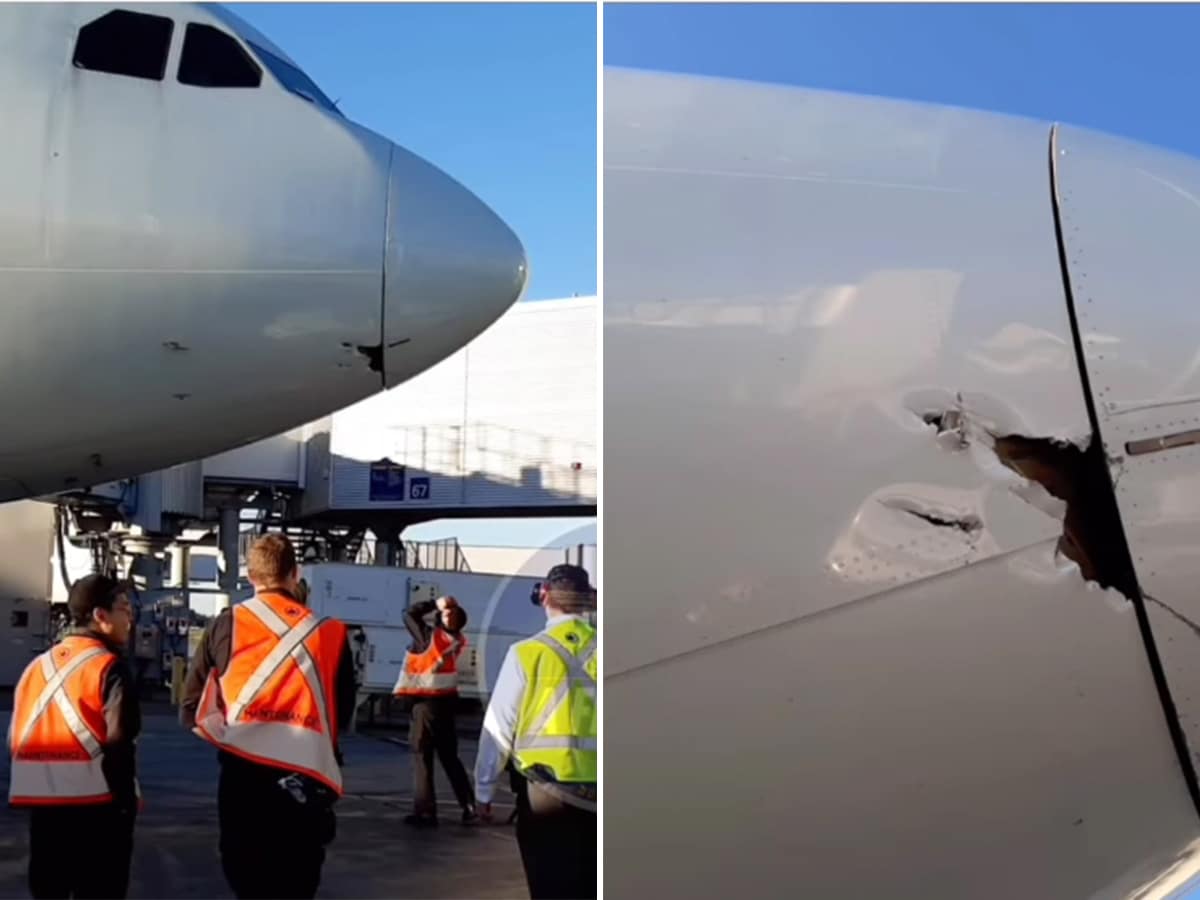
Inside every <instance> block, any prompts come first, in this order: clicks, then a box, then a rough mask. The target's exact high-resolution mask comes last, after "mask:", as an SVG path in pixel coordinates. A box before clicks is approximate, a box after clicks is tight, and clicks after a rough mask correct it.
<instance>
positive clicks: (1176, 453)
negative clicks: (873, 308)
mask: <svg viewBox="0 0 1200 900" xmlns="http://www.w3.org/2000/svg"><path fill="white" fill-rule="evenodd" d="M1055 138H1056V139H1055V144H1056V149H1055V155H1054V159H1055V174H1056V187H1057V197H1058V202H1059V208H1060V211H1061V217H1062V223H1063V237H1064V247H1065V250H1066V259H1067V267H1068V272H1069V275H1070V283H1071V290H1072V293H1073V295H1074V304H1075V309H1076V314H1077V316H1078V319H1079V328H1080V333H1081V338H1082V342H1083V351H1084V358H1085V360H1086V365H1087V370H1088V375H1089V379H1090V387H1091V392H1092V400H1093V402H1094V404H1095V408H1096V413H1097V417H1098V420H1099V423H1100V433H1101V436H1102V437H1103V439H1104V446H1105V452H1106V453H1107V454H1108V456H1109V458H1110V459H1111V460H1113V461H1114V466H1113V474H1114V481H1115V483H1116V497H1117V503H1118V505H1119V507H1120V510H1121V517H1122V520H1123V524H1124V529H1125V534H1126V537H1127V540H1128V543H1129V548H1130V551H1131V555H1132V560H1133V565H1134V567H1135V569H1136V572H1137V577H1138V582H1139V585H1140V588H1141V590H1142V592H1143V594H1144V595H1145V596H1146V600H1147V612H1148V614H1149V616H1150V621H1151V623H1152V625H1153V632H1154V638H1155V645H1156V647H1157V650H1158V652H1159V654H1160V656H1161V658H1162V663H1163V668H1164V671H1165V674H1166V677H1167V682H1168V685H1169V687H1170V689H1171V695H1172V698H1173V700H1174V703H1175V706H1176V709H1177V710H1178V713H1179V720H1180V722H1181V724H1182V725H1183V727H1184V730H1185V733H1186V734H1187V737H1188V743H1189V745H1190V752H1191V754H1192V756H1193V758H1194V759H1197V760H1200V680H1198V679H1200V662H1198V660H1200V592H1198V591H1197V573H1200V445H1197V444H1196V442H1195V441H1194V440H1191V439H1190V438H1189V434H1190V433H1191V432H1194V431H1196V430H1197V429H1198V428H1200V303H1197V297H1196V287H1197V285H1198V284H1200V254H1198V253H1197V252H1196V249H1197V246H1198V245H1200V161H1197V160H1195V159H1191V158H1189V157H1186V156H1184V155H1182V154H1178V153H1172V152H1169V151H1165V150H1161V149H1158V148H1154V147H1147V146H1144V145H1141V144H1137V143H1134V142H1131V141H1125V140H1120V139H1117V138H1113V137H1109V136H1106V135H1101V134H1097V133H1094V132H1090V131H1086V130H1084V129H1079V128H1073V127H1066V126H1060V127H1059V128H1058V129H1057V132H1056V136H1055ZM1151 227H1152V229H1153V230H1152V231H1150V230H1149V229H1150V228H1151ZM1148 235H1152V236H1150V237H1148Z"/></svg>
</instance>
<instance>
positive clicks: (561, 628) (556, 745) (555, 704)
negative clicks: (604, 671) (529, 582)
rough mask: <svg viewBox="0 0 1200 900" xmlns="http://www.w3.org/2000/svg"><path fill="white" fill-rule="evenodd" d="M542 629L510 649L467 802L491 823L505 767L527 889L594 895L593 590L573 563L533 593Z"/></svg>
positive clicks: (566, 895) (556, 894) (548, 893)
mask: <svg viewBox="0 0 1200 900" xmlns="http://www.w3.org/2000/svg"><path fill="white" fill-rule="evenodd" d="M531 599H532V600H533V602H534V603H536V604H538V605H540V606H542V607H543V608H544V609H545V611H546V617H547V620H546V627H545V628H544V629H543V630H542V631H541V632H539V633H538V634H536V635H534V636H533V637H531V638H528V639H526V640H523V641H518V642H517V643H515V644H513V645H512V646H511V647H509V649H508V653H507V654H506V656H505V658H504V663H503V665H502V666H501V668H500V674H499V676H498V677H497V679H496V686H495V689H494V690H493V691H492V696H491V701H490V703H489V704H488V708H487V713H486V714H485V716H484V721H483V730H482V732H481V733H480V736H479V753H478V755H477V756H476V759H475V799H476V801H477V803H478V809H479V814H480V817H481V818H482V819H483V820H484V821H491V818H492V809H491V803H492V798H493V796H494V794H495V787H496V781H497V779H498V778H499V777H500V774H501V773H502V772H503V771H504V770H505V768H506V767H508V768H509V769H510V772H511V773H512V784H513V789H514V791H515V793H516V801H517V811H516V814H517V844H518V846H519V847H520V851H521V862H522V864H523V865H524V867H525V879H526V881H527V882H528V884H529V895H530V897H532V898H534V900H538V898H543V897H555V898H577V897H589V898H590V897H595V896H596V751H597V737H596V725H597V721H596V718H597V717H596V670H597V663H596V647H597V641H598V636H597V632H596V628H595V627H594V626H593V625H592V624H591V622H590V621H589V618H588V617H589V614H590V613H592V612H593V611H594V610H595V608H596V592H595V590H594V589H593V588H592V587H591V586H590V584H589V579H588V573H587V572H586V571H585V570H584V569H582V568H580V567H579V566H572V565H559V566H555V567H554V568H553V569H551V570H550V573H549V574H548V575H547V576H546V580H545V581H544V582H542V583H541V584H539V585H538V586H537V588H535V590H534V593H533V596H532V597H531Z"/></svg>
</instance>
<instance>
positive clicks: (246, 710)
mask: <svg viewBox="0 0 1200 900" xmlns="http://www.w3.org/2000/svg"><path fill="white" fill-rule="evenodd" d="M240 606H241V607H242V610H243V615H244V614H247V613H248V614H250V615H252V616H253V617H254V618H255V619H256V620H258V622H259V623H261V625H263V626H264V627H265V628H266V629H268V630H269V631H270V632H271V634H273V635H274V637H275V638H276V642H275V644H274V646H273V647H272V648H271V649H270V650H269V651H268V652H267V653H266V654H265V655H264V656H263V657H262V659H261V660H260V661H259V662H258V664H257V665H256V666H255V668H254V669H253V670H252V671H251V672H250V674H249V675H248V676H247V677H245V678H244V679H243V678H241V677H240V676H235V675H234V668H235V666H234V662H235V659H236V658H237V656H238V654H239V653H249V652H253V649H254V647H256V646H258V644H257V643H255V642H247V641H244V640H243V639H242V638H241V637H240V636H239V633H238V627H237V620H236V619H235V621H234V634H233V642H232V643H233V646H232V647H231V651H232V652H231V654H230V661H229V665H228V666H227V667H226V674H225V675H223V676H220V677H218V676H217V675H216V673H215V672H213V673H211V674H210V676H209V681H208V684H206V685H205V690H204V694H203V696H202V697H201V699H200V704H199V707H198V709H197V711H196V730H197V732H198V733H199V734H200V735H201V736H202V737H204V738H206V739H208V740H209V741H211V742H212V743H214V744H216V745H217V746H219V747H221V748H223V749H225V750H227V751H229V752H231V753H234V754H236V755H239V756H242V757H245V758H247V759H251V760H254V761H257V762H262V763H266V764H267V765H273V766H277V767H280V768H285V769H291V770H294V771H297V772H303V773H304V774H307V775H310V776H312V777H313V778H315V779H317V780H319V781H321V782H324V783H325V784H327V785H328V786H329V787H331V788H332V789H333V790H335V791H336V792H337V793H338V794H341V793H342V773H341V767H340V766H338V764H337V759H336V756H335V754H334V731H333V728H332V722H331V710H332V707H331V706H330V704H329V693H330V691H331V690H332V689H333V684H332V682H331V679H330V678H329V677H328V675H327V674H326V675H323V671H324V672H326V673H327V672H328V671H330V670H329V669H328V668H326V669H324V670H323V669H322V667H321V666H320V665H319V663H318V660H316V659H314V657H313V647H312V646H311V642H312V640H313V639H316V638H319V637H320V636H321V633H322V629H332V630H333V631H335V632H336V634H332V635H331V636H332V637H333V640H332V641H331V642H330V643H329V644H328V645H327V646H330V647H333V648H334V649H338V650H340V649H341V648H340V644H342V643H344V642H345V641H344V632H345V629H344V626H342V625H341V623H339V622H336V621H335V620H332V619H325V618H318V617H317V616H315V615H312V614H311V613H308V612H306V613H305V614H304V615H303V616H302V617H301V618H300V619H299V620H298V621H296V622H294V623H291V624H289V623H288V622H287V621H285V620H284V618H283V617H282V616H280V615H279V613H277V612H276V611H275V610H274V609H272V608H271V606H270V605H268V604H267V603H266V602H264V601H263V600H262V599H261V598H259V597H252V598H250V599H249V600H246V601H244V602H243V603H242V604H240ZM285 670H292V671H298V672H299V673H300V674H301V676H302V677H303V682H304V685H305V686H306V688H307V691H306V693H307V696H306V697H304V698H303V700H304V702H303V703H302V704H297V703H296V702H295V697H294V696H293V695H288V697H286V698H285V697H283V696H274V695H268V694H267V693H266V691H267V688H268V686H269V685H271V684H272V683H273V682H275V683H278V681H279V679H278V678H277V676H280V675H282V674H285ZM275 693H276V694H277V693H278V689H276V691H275ZM219 697H223V698H227V699H226V704H227V705H226V706H225V708H224V709H222V708H221V704H220V703H219V702H218V698H219Z"/></svg>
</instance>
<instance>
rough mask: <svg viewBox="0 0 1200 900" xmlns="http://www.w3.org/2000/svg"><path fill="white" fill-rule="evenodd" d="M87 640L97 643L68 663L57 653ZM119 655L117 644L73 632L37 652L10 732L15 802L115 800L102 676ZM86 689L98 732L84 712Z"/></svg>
mask: <svg viewBox="0 0 1200 900" xmlns="http://www.w3.org/2000/svg"><path fill="white" fill-rule="evenodd" d="M84 641H86V642H88V643H92V646H90V647H87V648H86V649H81V650H80V651H79V652H78V653H77V654H75V655H74V656H73V657H71V658H70V659H68V660H66V661H65V662H64V663H63V665H62V666H61V667H59V666H58V665H57V664H56V663H55V661H54V659H55V656H56V655H65V654H64V652H63V651H64V649H65V648H67V647H71V648H74V647H77V646H79V643H80V642H84ZM112 658H113V656H112V653H111V651H109V650H108V649H107V648H106V647H104V646H103V645H101V644H99V643H98V642H92V641H91V640H90V639H87V638H67V640H66V641H64V642H63V643H62V644H60V645H59V646H58V647H56V648H52V649H50V650H47V651H46V652H45V653H43V654H42V655H41V656H40V657H38V659H36V660H35V661H34V662H33V663H32V664H31V665H30V666H29V668H28V669H26V671H25V673H24V674H23V675H22V676H21V681H20V683H19V684H18V685H17V689H16V692H15V696H14V708H13V717H12V720H11V721H10V723H9V734H8V743H9V752H10V754H11V756H12V780H11V783H10V786H9V802H10V803H11V804H13V805H14V806H27V805H28V806H34V805H46V806H53V805H59V804H61V805H74V804H88V803H107V802H110V801H111V800H112V799H113V797H112V793H111V792H110V790H109V787H108V781H107V779H106V778H105V777H104V772H103V770H102V768H101V757H102V755H103V749H104V748H103V741H104V738H105V734H104V722H103V718H102V715H103V713H102V710H103V696H102V693H103V684H104V680H103V676H104V672H105V671H107V668H108V664H109V663H110V662H111V660H112ZM89 667H90V668H89ZM39 685H40V689H39ZM34 691H37V693H36V695H35V694H34V693H33V692H34ZM84 693H87V694H89V696H88V697H87V698H86V699H87V700H88V701H89V702H90V705H91V708H92V709H93V710H94V711H95V712H94V714H93V718H97V721H96V722H95V725H94V726H93V727H95V728H97V729H98V730H99V733H98V734H97V733H95V732H93V727H89V725H88V723H87V722H85V721H84V717H83V715H82V713H81V712H80V704H81V701H82V700H84V697H83V694H84ZM93 694H94V695H95V696H90V695H93Z"/></svg>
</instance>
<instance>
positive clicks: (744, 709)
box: [603, 70, 1200, 900]
mask: <svg viewBox="0 0 1200 900" xmlns="http://www.w3.org/2000/svg"><path fill="white" fill-rule="evenodd" d="M604 133H605V148H604V152H605V174H604V209H605V223H604V227H605V234H604V252H605V272H604V286H605V296H604V311H605V340H604V348H605V350H604V368H605V429H604V441H605V457H604V458H605V466H606V471H607V477H606V478H605V496H604V511H605V516H606V521H607V522H608V523H609V527H606V529H605V542H606V545H605V550H604V557H605V560H606V568H605V576H606V583H605V598H606V599H605V601H604V604H603V606H604V614H603V615H604V623H605V624H604V627H605V631H606V633H608V634H613V635H618V636H619V640H611V641H609V642H608V643H607V644H606V645H605V659H604V668H605V688H604V710H605V720H604V729H605V740H604V748H605V757H604V759H605V762H604V779H605V787H604V791H605V793H604V810H605V812H604V815H605V843H604V855H605V861H606V868H605V888H606V890H607V892H609V893H611V894H613V895H614V896H621V897H645V896H662V895H672V896H676V895H677V896H688V897H693V898H697V897H711V898H716V897H730V896H744V895H747V894H748V895H750V896H756V897H797V896H800V897H821V898H834V897H839V898H840V897H845V898H851V897H889V898H901V897H904V898H910V897H911V898H917V897H920V898H929V897H970V898H973V900H983V898H997V900H999V898H1012V897H1018V896H1019V897H1046V898H1051V897H1053V898H1084V897H1112V898H1116V897H1126V896H1132V895H1133V893H1134V892H1135V891H1136V890H1138V889H1139V888H1140V887H1141V886H1143V885H1145V884H1147V883H1149V882H1151V881H1152V880H1153V879H1155V878H1156V877H1157V876H1159V874H1160V873H1162V872H1163V871H1164V870H1168V869H1169V868H1170V867H1171V866H1173V865H1175V864H1176V863H1177V862H1178V864H1179V865H1181V866H1188V867H1190V869H1189V871H1190V872H1191V873H1194V872H1195V871H1196V867H1197V857H1196V852H1195V848H1194V847H1192V848H1191V849H1189V845H1190V844H1191V842H1193V841H1194V840H1195V839H1196V838H1197V837H1198V836H1200V818H1198V817H1197V810H1196V807H1195V805H1194V803H1193V799H1192V797H1191V796H1189V779H1190V778H1191V777H1192V774H1191V770H1192V769H1193V768H1194V767H1193V765H1192V764H1191V763H1190V761H1189V754H1194V752H1195V748H1200V690H1197V683H1196V679H1197V678H1200V663H1197V660H1200V644H1198V643H1197V637H1196V631H1195V630H1192V629H1190V628H1189V627H1188V626H1187V624H1186V623H1185V622H1184V620H1186V619H1190V620H1191V621H1192V622H1198V621H1200V599H1198V597H1197V594H1196V592H1195V589H1194V585H1195V582H1196V578H1195V573H1196V571H1197V566H1198V565H1200V559H1198V552H1200V551H1197V549H1196V548H1197V547H1198V546H1200V488H1198V487H1197V485H1198V484H1200V477H1198V475H1200V447H1198V446H1196V444H1195V442H1193V443H1192V444H1191V445H1190V446H1185V447H1182V448H1181V449H1177V450H1171V451H1170V452H1167V453H1153V452H1148V453H1145V454H1144V455H1134V454H1133V453H1131V452H1130V451H1129V450H1128V447H1127V442H1128V441H1130V440H1133V439H1135V438H1142V439H1145V438H1157V437H1159V436H1161V435H1164V434H1170V433H1177V432H1181V431H1184V430H1185V429H1187V428H1192V429H1194V428H1197V427H1200V426H1197V425H1196V424H1195V423H1194V420H1195V417H1194V416H1190V415H1189V414H1190V413H1195V412H1197V409H1198V405H1197V397H1200V375H1198V374H1197V373H1198V372H1200V366H1197V364H1196V363H1195V359H1196V350H1195V348H1196V346H1197V343H1198V339H1197V334H1198V333H1200V332H1198V330H1197V325H1198V324H1200V322H1197V320H1200V312H1197V310H1198V309H1200V306H1197V304H1196V302H1195V285H1196V283H1197V280H1198V276H1200V272H1193V269H1200V254H1197V253H1196V247H1197V246H1200V215H1198V214H1197V205H1198V204H1197V201H1196V199H1195V198H1196V197H1197V196H1200V164H1198V163H1197V162H1196V161H1194V160H1187V159H1185V158H1182V157H1179V156H1176V155H1173V154H1167V153H1162V152H1159V151H1154V150H1151V149H1149V148H1144V147H1138V146H1137V145H1133V144H1127V143H1124V142H1110V141H1107V140H1105V139H1101V138H1099V137H1098V136H1096V135H1091V134H1088V133H1086V132H1081V131H1079V130H1077V129H1071V128H1065V127H1055V126H1053V125H1052V123H1049V122H1045V123H1043V122H1032V121H1026V120H1018V119H1012V118H1007V117H1002V116H992V115H987V114H983V113H976V112H971V111H967V110H960V109H945V108H938V107H930V106H923V105H919V104H911V103H902V102H893V101H886V100H881V99H875V98H864V97H852V96H848V95H841V94H831V93H824V92H819V91H807V90H801V89H795V88H786V87H777V86H767V85H753V84H746V83H737V82H729V81H722V80H717V79H704V78H691V77H685V76H668V75H659V74H651V73H639V72H630V71H624V70H609V71H608V72H607V74H606V77H605V130H604ZM1052 151H1053V153H1054V154H1055V155H1054V162H1053V164H1052ZM1064 151H1065V153H1064ZM1060 215H1061V222H1062V229H1061V230H1062V242H1061V243H1062V246H1063V248H1064V249H1063V252H1062V254H1061V259H1060V241H1059V237H1058V233H1057V224H1058V221H1057V220H1058V218H1059V216H1060ZM1072 304H1073V305H1072ZM1073 308H1074V310H1075V311H1077V312H1078V323H1079V324H1078V331H1079V334H1078V335H1076V325H1075V323H1074V322H1073V313H1072V309H1073ZM1077 337H1078V339H1079V343H1080V346H1081V348H1082V353H1080V354H1077V351H1076V346H1075V345H1076V338H1077ZM1085 374H1086V375H1087V376H1090V377H1089V378H1086V379H1085V377H1084V376H1085ZM1089 406H1093V407H1094V408H1095V409H1096V410H1098V411H1099V412H1098V418H1094V417H1093V416H1092V415H1091V414H1090V412H1089ZM1097 432H1098V433H1097ZM1014 439H1017V440H1018V441H1019V440H1020V439H1026V440H1028V441H1029V442H1030V443H1031V445H1032V446H1034V448H1035V450H1036V452H1037V453H1042V454H1045V455H1046V457H1047V458H1050V459H1059V458H1061V459H1065V460H1069V461H1070V462H1069V463H1068V464H1063V465H1062V466H1060V467H1059V468H1057V469H1055V468H1053V467H1049V468H1046V469H1043V470H1041V472H1040V477H1038V478H1037V480H1036V481H1035V480H1032V479H1030V478H1026V477H1022V475H1021V474H1020V473H1019V471H1018V470H1020V471H1034V470H1033V469H1032V468H1026V469H1021V467H1022V466H1027V465H1028V459H1026V460H1024V461H1022V460H1021V459H1019V458H1018V456H1016V455H1014V454H1013V453H1012V452H1010V450H1005V451H1003V452H1002V451H1000V450H998V449H997V448H999V447H1000V446H1001V444H1002V443H1003V442H1004V441H1013V440H1014ZM1093 441H1099V442H1102V450H1103V452H1101V453H1100V454H1099V456H1097V455H1096V453H1097V450H1096V449H1095V446H1096V445H1094V444H1093ZM1087 447H1092V448H1093V450H1092V451H1090V454H1091V455H1089V456H1087V457H1086V461H1087V464H1088V465H1098V466H1099V469H1098V477H1096V475H1097V470H1095V469H1091V470H1088V471H1089V472H1090V473H1091V474H1090V475H1088V476H1087V477H1085V473H1084V461H1085V456H1084V454H1083V453H1082V452H1081V451H1082V448H1087ZM1001 455H1004V456H1005V461H1002V460H1001ZM1056 478H1057V479H1059V481H1055V479H1056ZM1088 478H1090V480H1088ZM1043 479H1044V480H1043ZM1114 481H1115V482H1116V484H1117V488H1116V490H1115V505H1114V504H1113V498H1114V490H1113V482H1114ZM1046 484H1053V485H1054V489H1055V490H1058V491H1060V492H1061V493H1063V494H1064V496H1071V497H1072V498H1073V499H1072V500H1071V501H1070V502H1071V503H1080V502H1082V503H1084V504H1098V505H1101V506H1102V505H1103V504H1102V503H1101V502H1100V501H1104V500H1105V499H1106V498H1107V502H1108V505H1109V508H1111V509H1119V515H1118V514H1117V513H1114V514H1113V520H1112V521H1111V522H1109V523H1108V526H1107V527H1106V528H1104V529H1100V530H1099V531H1097V530H1096V529H1095V527H1094V526H1095V525H1096V524H1097V521H1096V519H1095V517H1093V518H1092V519H1089V518H1088V517H1087V516H1083V517H1079V516H1078V515H1073V514H1072V513H1071V512H1069V511H1068V504H1067V502H1065V501H1064V500H1063V499H1062V498H1061V497H1058V496H1055V495H1053V492H1052V491H1051V490H1049V489H1048V488H1046V487H1044V485H1046ZM1064 485H1065V487H1064ZM1072 485H1074V486H1076V487H1078V486H1080V485H1082V486H1083V487H1082V488H1081V491H1082V492H1081V493H1075V494H1073V495H1072V494H1070V489H1073V488H1072ZM1081 508H1082V507H1081ZM1077 512H1078V510H1076V513H1077ZM1097 515H1099V514H1098V513H1097ZM1064 518H1065V519H1066V522H1064ZM1065 531H1075V532H1076V536H1077V537H1079V535H1082V538H1080V539H1081V541H1082V543H1083V545H1084V546H1085V548H1086V549H1088V550H1089V551H1091V560H1090V562H1091V564H1094V565H1096V566H1098V567H1099V568H1100V569H1104V568H1106V567H1108V568H1113V569H1119V568H1120V567H1121V566H1122V565H1123V566H1124V568H1125V569H1129V567H1130V563H1131V565H1132V572H1126V573H1125V574H1126V575H1127V576H1128V577H1127V578H1126V583H1127V584H1133V587H1132V588H1130V589H1128V590H1129V595H1125V594H1123V593H1122V592H1121V591H1119V590H1117V589H1116V588H1112V587H1110V588H1108V589H1104V588H1102V587H1101V586H1100V585H1098V584H1097V583H1094V582H1090V581H1088V580H1087V579H1085V577H1084V576H1083V574H1082V572H1081V568H1080V566H1079V565H1077V564H1076V563H1075V562H1072V561H1071V560H1070V559H1068V558H1067V556H1065V555H1064V552H1059V550H1058V548H1059V547H1060V546H1061V545H1062V539H1063V535H1064V532H1065ZM1095 541H1099V542H1100V544H1103V545H1105V546H1106V547H1108V548H1109V549H1112V548H1116V549H1114V550H1113V552H1112V553H1109V552H1107V550H1106V551H1104V552H1102V553H1097V552H1096V547H1097V546H1098V545H1097V544H1096V543H1094V542H1095ZM1126 541H1127V545H1126ZM1090 542H1093V543H1090ZM1117 550H1120V553H1117V552H1116V551H1117ZM1072 552H1074V551H1072ZM1122 554H1124V558H1125V562H1124V563H1121V560H1120V559H1118V557H1119V556H1121V555H1122ZM1130 557H1131V560H1130ZM1138 585H1140V586H1141V589H1143V590H1144V591H1145V592H1146V593H1147V594H1148V595H1153V596H1154V598H1155V601H1156V602H1155V603H1151V602H1150V601H1149V600H1148V599H1147V598H1146V597H1144V596H1142V595H1141V593H1140V592H1139V590H1138V588H1137V586H1138ZM1152 586H1155V587H1157V590H1155V589H1153V588H1152ZM1158 601H1161V602H1162V603H1163V604H1165V605H1169V606H1170V607H1172V608H1173V609H1174V610H1176V611H1177V612H1178V613H1179V614H1180V617H1182V618H1179V617H1172V616H1171V615H1168V613H1167V612H1165V611H1164V610H1165V608H1166V607H1165V606H1163V608H1162V609H1160V608H1159V606H1158V605H1156V603H1157V602H1158ZM1181 622H1184V624H1181ZM1157 659H1161V662H1162V670H1163V672H1165V676H1164V678H1163V683H1162V684H1160V683H1159V681H1158V680H1157V679H1158V675H1156V671H1155V666H1156V665H1157V662H1156V661H1155V660H1157ZM1172 703H1173V708H1171V704H1172ZM1178 877H1179V878H1182V877H1183V876H1182V875H1180V876H1178ZM1177 881H1178V878H1177ZM1162 885H1163V883H1162V882H1160V883H1159V885H1158V886H1157V887H1156V888H1155V889H1154V890H1152V891H1150V892H1149V893H1147V894H1146V895H1145V896H1163V895H1164V889H1163V887H1162Z"/></svg>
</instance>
